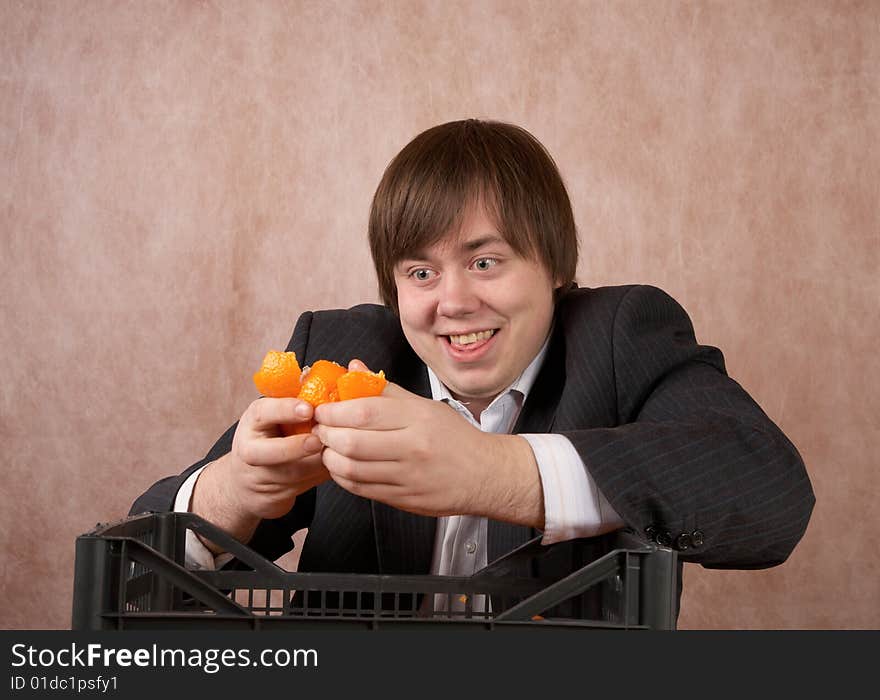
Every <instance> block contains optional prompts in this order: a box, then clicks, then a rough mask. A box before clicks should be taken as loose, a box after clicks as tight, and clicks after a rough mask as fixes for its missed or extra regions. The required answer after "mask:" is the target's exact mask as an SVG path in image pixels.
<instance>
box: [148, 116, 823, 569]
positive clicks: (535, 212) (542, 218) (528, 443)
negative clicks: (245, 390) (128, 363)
mask: <svg viewBox="0 0 880 700" xmlns="http://www.w3.org/2000/svg"><path fill="white" fill-rule="evenodd" d="M369 236H370V244H371V250H372V255H373V260H374V263H375V266H376V271H377V274H378V279H379V286H380V290H381V293H382V298H383V301H384V302H385V306H376V305H362V306H357V307H354V308H352V309H349V310H335V311H320V312H315V313H311V312H310V313H306V314H304V315H303V316H302V317H301V318H300V319H299V321H298V322H297V324H296V328H295V330H294V333H293V337H292V339H291V341H290V344H289V346H288V349H289V350H293V351H295V352H296V354H297V357H298V358H299V360H300V362H301V363H302V364H303V365H308V364H311V363H312V362H314V361H315V360H318V359H332V360H335V361H337V362H339V363H340V364H348V363H353V366H354V367H363V366H367V367H369V368H370V369H373V370H379V369H382V370H384V371H385V373H386V375H387V376H388V377H389V379H390V380H391V382H392V383H390V384H389V385H388V387H387V388H386V390H385V392H384V394H383V395H382V396H381V397H376V398H370V399H358V400H353V401H348V402H342V403H337V404H326V405H322V406H319V407H318V408H317V409H315V410H314V413H313V410H312V408H311V407H310V406H309V405H308V404H306V403H304V402H300V401H297V400H296V399H271V398H260V399H257V400H256V401H254V402H253V403H252V404H251V405H250V406H249V407H248V408H247V410H246V411H245V412H244V414H243V415H242V416H241V419H240V420H239V422H238V423H237V424H236V425H235V426H233V427H232V428H230V430H229V431H227V433H226V434H225V435H224V436H223V437H222V438H221V439H220V440H219V441H218V442H217V444H216V445H214V447H213V448H212V449H211V451H210V452H209V453H208V455H207V456H206V457H205V459H203V460H201V461H200V462H198V463H196V464H194V465H193V466H192V467H190V468H189V469H188V470H187V471H186V472H184V473H183V474H181V475H180V476H177V477H170V478H168V479H165V480H163V481H160V482H158V483H157V484H155V485H154V486H153V487H152V488H151V489H150V490H148V491H147V492H146V493H145V494H144V495H143V496H142V497H141V498H140V499H138V501H137V502H136V503H135V504H134V506H133V508H132V513H137V512H142V511H146V510H157V511H161V510H170V509H177V510H187V509H191V510H192V511H193V512H195V513H197V514H199V515H202V516H203V517H205V518H206V519H208V520H210V521H212V522H214V523H215V524H217V525H219V526H220V527H222V528H224V529H225V530H227V531H228V532H230V533H232V534H233V535H234V536H235V537H237V538H238V539H240V540H241V541H243V542H248V543H249V544H250V546H251V547H253V548H254V549H256V550H258V551H260V552H262V553H263V554H264V555H265V556H267V557H269V558H277V557H278V556H280V555H281V554H283V553H284V552H286V551H288V550H289V549H290V548H291V547H292V542H291V534H292V533H293V532H294V531H296V530H297V529H300V528H303V527H308V528H309V532H308V535H307V538H306V541H305V544H304V547H303V551H302V553H301V557H300V569H301V570H307V571H333V572H342V571H349V572H360V573H397V574H403V573H413V574H420V573H421V574H424V573H438V574H455V575H468V574H470V573H473V572H474V571H475V570H477V569H479V568H481V567H482V566H485V565H486V563H487V562H489V561H492V560H493V559H494V558H496V557H497V556H500V555H501V554H503V553H505V552H506V551H509V550H510V549H511V548H513V547H514V546H516V545H517V544H519V543H521V542H523V541H525V540H526V539H528V537H529V536H530V534H531V533H533V532H539V533H541V534H542V537H543V539H542V542H543V543H545V544H551V543H555V542H560V541H567V540H571V539H573V538H580V537H590V536H594V535H598V534H602V533H604V532H608V531H610V530H614V529H617V528H621V527H624V526H628V527H631V528H632V529H634V530H635V531H637V532H639V533H642V534H643V535H644V536H646V537H647V538H649V539H653V540H655V541H657V542H658V543H660V544H663V545H666V546H672V547H675V548H676V549H678V550H679V552H680V554H681V558H682V559H684V560H687V561H694V562H699V563H701V564H703V565H704V566H708V567H719V568H760V567H768V566H773V565H776V564H779V563H781V562H783V561H785V559H786V558H787V557H788V555H789V554H790V553H791V551H792V549H793V547H794V546H795V544H796V543H797V542H798V541H799V539H800V537H801V536H802V535H803V532H804V530H805V528H806V525H807V521H808V519H809V516H810V513H811V510H812V507H813V502H814V497H813V493H812V489H811V486H810V482H809V479H808V477H807V474H806V471H805V469H804V465H803V463H802V461H801V459H800V456H799V455H798V453H797V450H796V449H795V448H794V446H793V445H792V444H791V443H790V442H789V441H788V439H787V438H786V437H785V436H784V435H783V434H782V432H781V431H780V430H779V429H778V427H777V426H776V425H775V424H774V423H773V422H772V421H771V420H770V419H769V418H768V417H767V416H766V415H765V414H764V412H763V411H762V410H761V409H760V408H759V407H758V406H757V404H756V403H755V402H754V401H753V400H752V399H751V398H750V397H749V396H748V395H747V394H746V392H745V391H743V389H742V388H741V387H740V386H739V385H738V384H737V383H736V382H735V381H733V380H732V379H730V378H729V377H728V376H727V375H726V373H725V369H724V362H723V358H722V355H721V353H720V352H719V351H718V350H717V349H715V348H712V347H708V346H702V345H699V344H697V342H696V339H695V337H694V332H693V329H692V326H691V323H690V320H689V319H688V316H687V314H686V313H685V312H684V310H683V309H681V307H680V306H679V305H678V304H677V303H676V302H675V301H674V300H673V299H671V298H670V297H669V296H668V295H666V294H665V293H663V292H662V291H660V290H658V289H656V288H653V287H646V286H628V287H609V288H598V289H587V288H577V287H576V285H574V283H573V278H574V274H575V269H576V266H577V234H576V230H575V225H574V218H573V216H572V212H571V206H570V203H569V199H568V195H567V193H566V191H565V187H564V185H563V183H562V179H561V177H560V175H559V173H558V171H557V168H556V166H555V164H554V163H553V161H552V159H551V157H550V156H549V155H548V154H547V153H546V151H545V150H544V148H543V147H542V146H541V145H540V144H539V143H538V142H537V141H536V140H535V139H534V137H532V136H531V135H530V134H528V133H527V132H526V131H524V130H522V129H520V128H518V127H514V126H512V125H508V124H502V123H495V122H480V121H476V120H467V121H461V122H452V123H449V124H443V125H440V126H437V127H434V128H432V129H429V130H428V131H426V132H424V133H422V134H420V135H419V136H417V137H416V138H415V139H414V140H413V141H412V142H411V143H410V144H408V145H407V146H406V147H405V148H404V149H403V150H402V151H401V152H400V153H399V154H398V155H397V156H396V157H395V159H394V160H393V161H392V162H391V164H390V165H389V167H388V169H387V170H386V172H385V175H384V176H383V179H382V181H381V183H380V184H379V187H378V189H377V192H376V195H375V197H374V201H373V206H372V211H371V216H370V224H369ZM313 415H314V418H315V420H316V421H317V427H316V428H315V429H314V430H313V434H311V435H307V436H291V437H283V436H282V433H281V430H280V428H279V426H280V425H282V424H286V423H295V422H298V421H306V420H309V419H310V418H312V417H313ZM188 555H189V556H191V558H192V559H193V560H194V561H198V562H200V565H202V566H214V565H215V563H218V562H219V561H222V559H221V560H218V562H215V560H214V556H215V555H220V556H221V557H222V556H223V555H222V553H220V552H217V551H211V552H209V551H208V550H207V549H206V548H205V546H204V544H203V543H199V542H197V541H195V539H194V538H193V540H191V541H190V542H189V543H188Z"/></svg>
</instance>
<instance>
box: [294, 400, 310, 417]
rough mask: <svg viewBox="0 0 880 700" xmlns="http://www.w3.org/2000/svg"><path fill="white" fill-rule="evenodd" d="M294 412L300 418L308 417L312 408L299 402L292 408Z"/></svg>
mask: <svg viewBox="0 0 880 700" xmlns="http://www.w3.org/2000/svg"><path fill="white" fill-rule="evenodd" d="M294 413H296V415H297V416H299V417H300V418H308V417H309V416H310V415H311V414H312V409H311V408H310V407H309V406H308V404H304V403H301V404H298V405H297V407H296V408H295V409H294Z"/></svg>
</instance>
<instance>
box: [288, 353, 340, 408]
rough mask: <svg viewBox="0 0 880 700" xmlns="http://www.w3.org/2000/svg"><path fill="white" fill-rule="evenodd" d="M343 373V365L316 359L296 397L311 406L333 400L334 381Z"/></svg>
mask: <svg viewBox="0 0 880 700" xmlns="http://www.w3.org/2000/svg"><path fill="white" fill-rule="evenodd" d="M343 374H345V367H342V366H341V365H338V364H336V363H335V362H331V361H330V360H318V361H317V362H315V364H313V365H312V366H311V368H310V369H309V371H308V373H307V374H306V376H305V379H303V380H302V385H301V387H300V390H299V394H297V398H299V399H302V400H303V401H308V402H309V403H310V404H312V406H320V405H321V404H322V403H329V402H330V401H335V398H334V394H335V393H336V381H337V380H338V379H339V377H341V376H342V375H343Z"/></svg>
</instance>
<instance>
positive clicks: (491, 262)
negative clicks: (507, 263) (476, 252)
mask: <svg viewBox="0 0 880 700" xmlns="http://www.w3.org/2000/svg"><path fill="white" fill-rule="evenodd" d="M497 264H498V261H497V260H496V259H495V258H480V259H479V260H477V261H475V262H474V267H475V268H477V269H478V270H479V271H480V272H485V271H486V270H488V269H489V268H490V267H494V266H495V265H497Z"/></svg>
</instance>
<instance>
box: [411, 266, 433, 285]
mask: <svg viewBox="0 0 880 700" xmlns="http://www.w3.org/2000/svg"><path fill="white" fill-rule="evenodd" d="M409 274H410V276H411V277H412V278H413V279H415V280H418V281H419V282H427V281H428V280H429V279H431V271H430V270H426V269H425V268H423V267H422V268H419V269H418V270H413V271H412V272H410V273H409Z"/></svg>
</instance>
